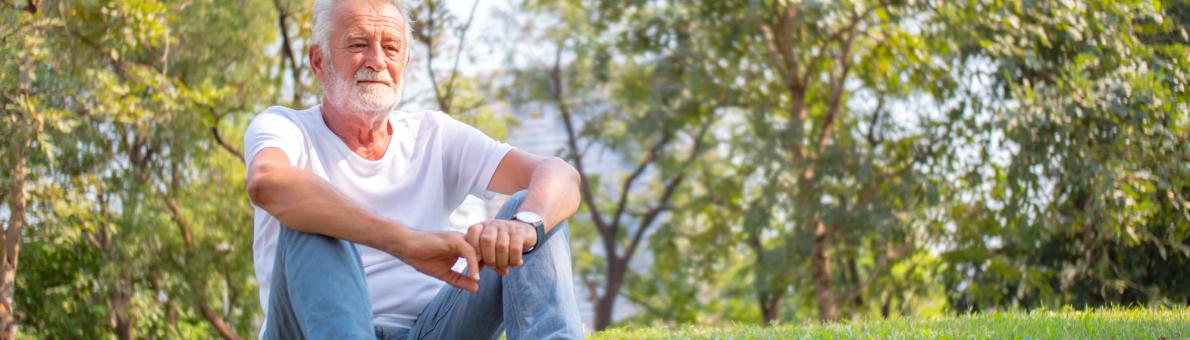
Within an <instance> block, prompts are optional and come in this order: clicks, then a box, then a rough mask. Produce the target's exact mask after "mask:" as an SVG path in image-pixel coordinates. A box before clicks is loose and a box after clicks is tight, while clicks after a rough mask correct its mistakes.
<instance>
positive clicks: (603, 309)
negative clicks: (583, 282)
mask: <svg viewBox="0 0 1190 340" xmlns="http://www.w3.org/2000/svg"><path fill="white" fill-rule="evenodd" d="M627 267H628V263H627V261H621V260H619V259H616V258H614V257H613V258H610V259H608V261H607V285H606V287H605V289H604V290H603V295H602V296H600V297H599V304H598V305H595V331H602V330H604V329H606V328H607V326H610V325H611V323H612V311H613V310H614V309H615V306H616V297H617V296H619V295H620V288H622V286H623V284H624V272H625V270H626V269H627Z"/></svg>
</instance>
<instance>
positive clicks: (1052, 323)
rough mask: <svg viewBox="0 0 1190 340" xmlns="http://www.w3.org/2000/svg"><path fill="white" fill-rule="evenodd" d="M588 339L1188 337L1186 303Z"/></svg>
mask: <svg viewBox="0 0 1190 340" xmlns="http://www.w3.org/2000/svg"><path fill="white" fill-rule="evenodd" d="M590 338H591V339H667V338H680V339H684V338H715V339H854V338H881V339H916V338H928V339H935V338H942V339H1190V307H1182V308H1175V309H1125V308H1113V309H1101V310H1091V311H1035V312H997V313H987V314H975V315H966V316H956V317H938V318H922V319H918V318H894V319H888V320H871V321H851V322H847V323H839V324H827V325H818V324H805V325H779V326H775V327H760V326H756V325H736V326H723V327H708V326H696V325H694V326H680V327H657V328H620V329H610V330H606V331H603V332H599V333H596V334H592V335H591V337H590Z"/></svg>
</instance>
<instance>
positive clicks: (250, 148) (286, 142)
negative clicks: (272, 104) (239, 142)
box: [244, 108, 303, 166]
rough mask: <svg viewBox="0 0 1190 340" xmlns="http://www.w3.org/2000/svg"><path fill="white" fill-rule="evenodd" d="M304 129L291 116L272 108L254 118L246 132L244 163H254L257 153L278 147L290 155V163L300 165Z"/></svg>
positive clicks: (246, 164)
mask: <svg viewBox="0 0 1190 340" xmlns="http://www.w3.org/2000/svg"><path fill="white" fill-rule="evenodd" d="M302 143H303V139H302V129H301V128H300V127H298V125H297V123H296V122H294V121H293V119H292V118H291V117H288V116H286V115H285V114H284V113H281V112H278V111H276V110H274V109H272V108H270V109H268V110H265V111H264V112H261V113H260V114H258V115H256V117H255V118H252V122H251V123H249V124H248V131H246V132H245V133H244V163H245V164H244V165H245V166H248V165H250V164H252V159H253V158H255V157H256V154H258V153H260V151H261V150H264V149H265V148H277V149H280V150H281V151H282V152H285V156H287V157H289V164H290V165H293V166H297V165H298V158H299V157H300V156H301V150H302Z"/></svg>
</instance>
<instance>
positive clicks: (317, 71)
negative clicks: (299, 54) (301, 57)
mask: <svg viewBox="0 0 1190 340" xmlns="http://www.w3.org/2000/svg"><path fill="white" fill-rule="evenodd" d="M306 53H307V54H308V56H307V57H309V60H310V70H311V71H314V75H315V76H317V77H319V78H321V77H322V73H323V72H325V71H326V70H325V69H324V68H323V66H325V65H323V64H322V63H323V60H325V58H323V57H324V56H323V55H322V50H321V49H320V48H319V47H318V45H311V46H310V49H309V50H308V51H306Z"/></svg>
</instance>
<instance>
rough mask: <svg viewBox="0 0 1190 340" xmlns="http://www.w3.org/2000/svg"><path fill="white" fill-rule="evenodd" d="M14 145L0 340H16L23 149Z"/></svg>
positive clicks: (0, 286)
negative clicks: (15, 298) (14, 297)
mask: <svg viewBox="0 0 1190 340" xmlns="http://www.w3.org/2000/svg"><path fill="white" fill-rule="evenodd" d="M20 143H22V142H17V144H18V145H17V147H16V148H15V149H14V150H13V165H12V180H11V182H10V183H11V186H10V187H9V190H11V192H10V193H9V195H11V196H9V201H8V209H9V219H8V226H7V229H5V230H4V233H3V234H2V236H0V237H3V238H4V239H3V247H4V249H3V251H2V252H0V263H2V264H0V266H2V267H3V273H0V338H2V339H13V338H16V316H15V311H14V310H13V305H12V303H13V301H12V297H13V291H14V287H13V286H14V285H15V284H16V274H17V257H18V255H20V253H21V231H22V230H24V229H25V165H26V162H27V161H26V160H25V149H24V145H22V144H20Z"/></svg>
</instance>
